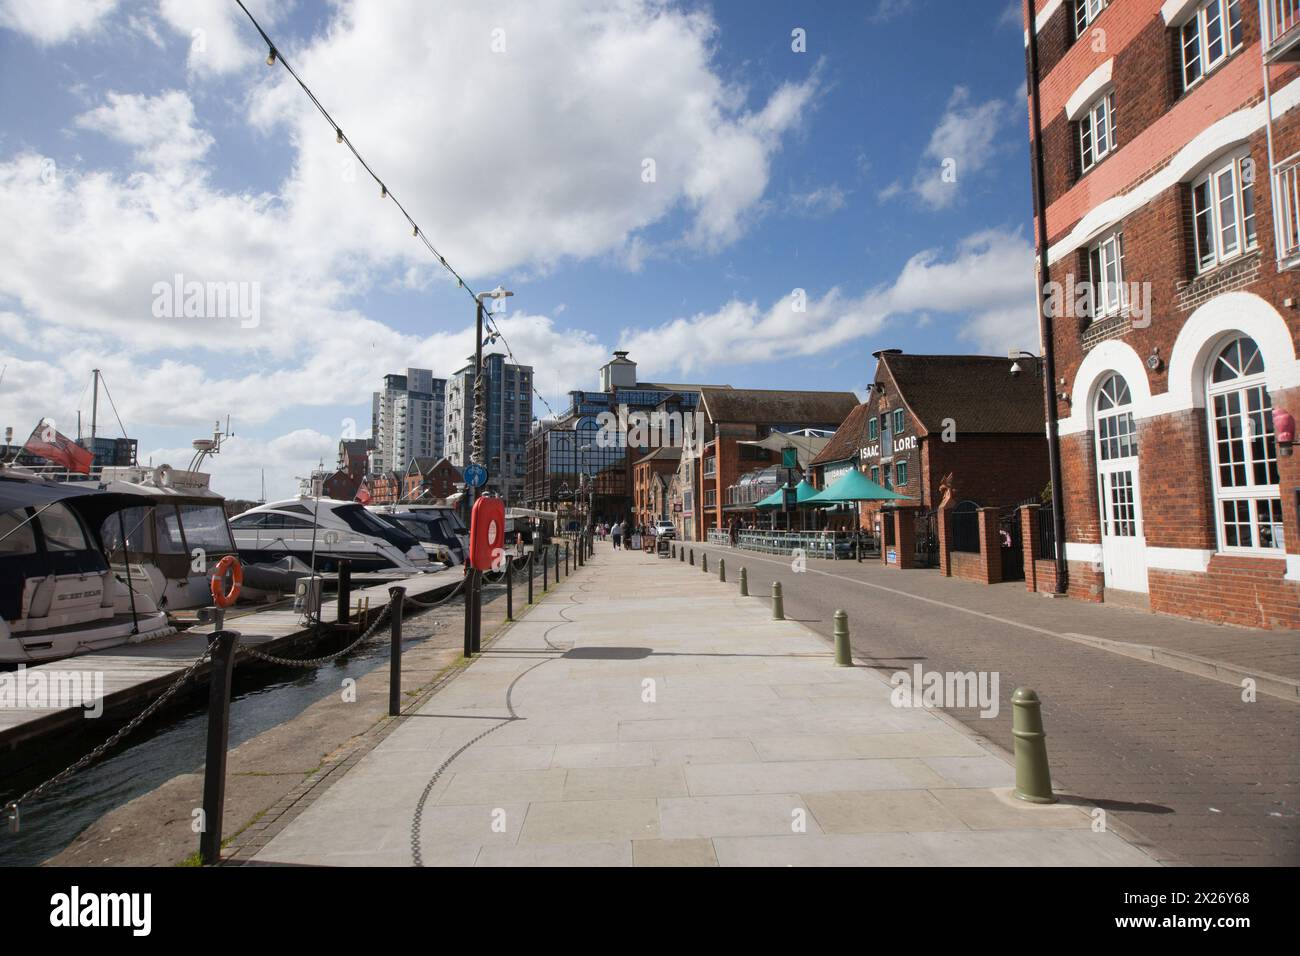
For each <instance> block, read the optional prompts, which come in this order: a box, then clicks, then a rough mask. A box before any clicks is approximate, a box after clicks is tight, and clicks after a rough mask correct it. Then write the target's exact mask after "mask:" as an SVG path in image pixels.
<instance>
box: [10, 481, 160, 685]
mask: <svg viewBox="0 0 1300 956" xmlns="http://www.w3.org/2000/svg"><path fill="white" fill-rule="evenodd" d="M130 503H131V501H130V499H129V498H127V497H126V496H125V495H121V494H114V493H110V492H104V491H100V490H98V489H97V488H96V487H95V486H94V485H93V484H90V483H88V482H81V483H72V482H67V483H64V482H51V481H44V480H41V479H37V478H31V477H19V476H14V475H11V474H4V475H0V664H31V663H38V662H41V661H50V660H57V659H59V658H63V657H71V656H73V655H76V654H84V653H87V652H89V651H96V650H103V649H105V648H109V647H115V646H117V645H120V644H126V643H135V642H139V641H146V640H152V639H154V638H157V637H163V636H166V635H168V634H174V633H175V628H173V627H171V626H170V625H169V624H168V622H167V616H166V614H164V613H163V612H162V611H161V610H159V608H158V605H157V604H156V603H155V602H154V600H153V598H152V596H151V594H150V593H149V591H148V590H147V589H146V588H144V587H142V585H143V584H144V582H143V581H141V580H138V579H135V578H133V577H131V576H126V577H125V579H123V578H122V577H119V575H118V574H117V573H116V572H115V571H113V570H112V569H111V568H110V567H109V563H108V559H107V557H106V555H105V553H104V548H103V543H102V541H101V540H99V538H98V534H97V532H96V530H95V529H96V528H98V526H99V524H100V523H101V522H102V521H103V519H104V518H105V516H106V515H108V514H111V513H112V512H114V511H115V510H117V509H120V508H122V507H123V506H125V505H129V504H130Z"/></svg>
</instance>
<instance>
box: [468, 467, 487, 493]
mask: <svg viewBox="0 0 1300 956" xmlns="http://www.w3.org/2000/svg"><path fill="white" fill-rule="evenodd" d="M486 483H487V469H486V468H484V467H483V466H482V465H475V464H469V465H466V466H465V484H467V485H469V486H470V487H471V488H482V487H483V485H485V484H486Z"/></svg>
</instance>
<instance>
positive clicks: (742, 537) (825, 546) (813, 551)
mask: <svg viewBox="0 0 1300 956" xmlns="http://www.w3.org/2000/svg"><path fill="white" fill-rule="evenodd" d="M714 533H715V532H710V535H712V534H714ZM722 534H723V535H724V536H725V535H726V532H722ZM859 538H860V540H861V542H862V548H863V551H862V553H863V554H872V553H874V554H879V553H880V547H879V545H878V544H877V542H876V540H875V538H874V537H872V536H871V535H867V534H865V533H864V534H862V535H861V536H859V535H858V534H855V533H854V532H852V531H756V530H749V531H740V532H737V534H736V547H738V548H742V549H744V550H746V551H761V552H763V553H764V554H793V553H794V552H795V551H802V552H803V553H804V554H805V555H807V556H808V557H810V558H851V557H853V556H854V542H855V541H856V540H859Z"/></svg>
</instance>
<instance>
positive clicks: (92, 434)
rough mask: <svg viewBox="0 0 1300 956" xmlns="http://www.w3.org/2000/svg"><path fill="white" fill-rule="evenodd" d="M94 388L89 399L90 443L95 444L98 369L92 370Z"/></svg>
mask: <svg viewBox="0 0 1300 956" xmlns="http://www.w3.org/2000/svg"><path fill="white" fill-rule="evenodd" d="M94 374H95V388H94V393H93V395H92V396H91V399H90V444H91V446H92V448H93V446H94V444H95V427H96V426H97V425H98V424H99V369H95V370H94Z"/></svg>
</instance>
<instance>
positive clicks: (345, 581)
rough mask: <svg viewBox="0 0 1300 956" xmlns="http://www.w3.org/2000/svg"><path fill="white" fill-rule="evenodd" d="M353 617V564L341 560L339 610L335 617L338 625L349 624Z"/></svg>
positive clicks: (345, 559)
mask: <svg viewBox="0 0 1300 956" xmlns="http://www.w3.org/2000/svg"><path fill="white" fill-rule="evenodd" d="M351 617H352V562H351V561H349V560H348V559H347V558H342V559H340V560H339V609H338V613H337V614H335V615H334V622H335V623H336V624H347V623H348V622H349V620H350V619H351Z"/></svg>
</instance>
